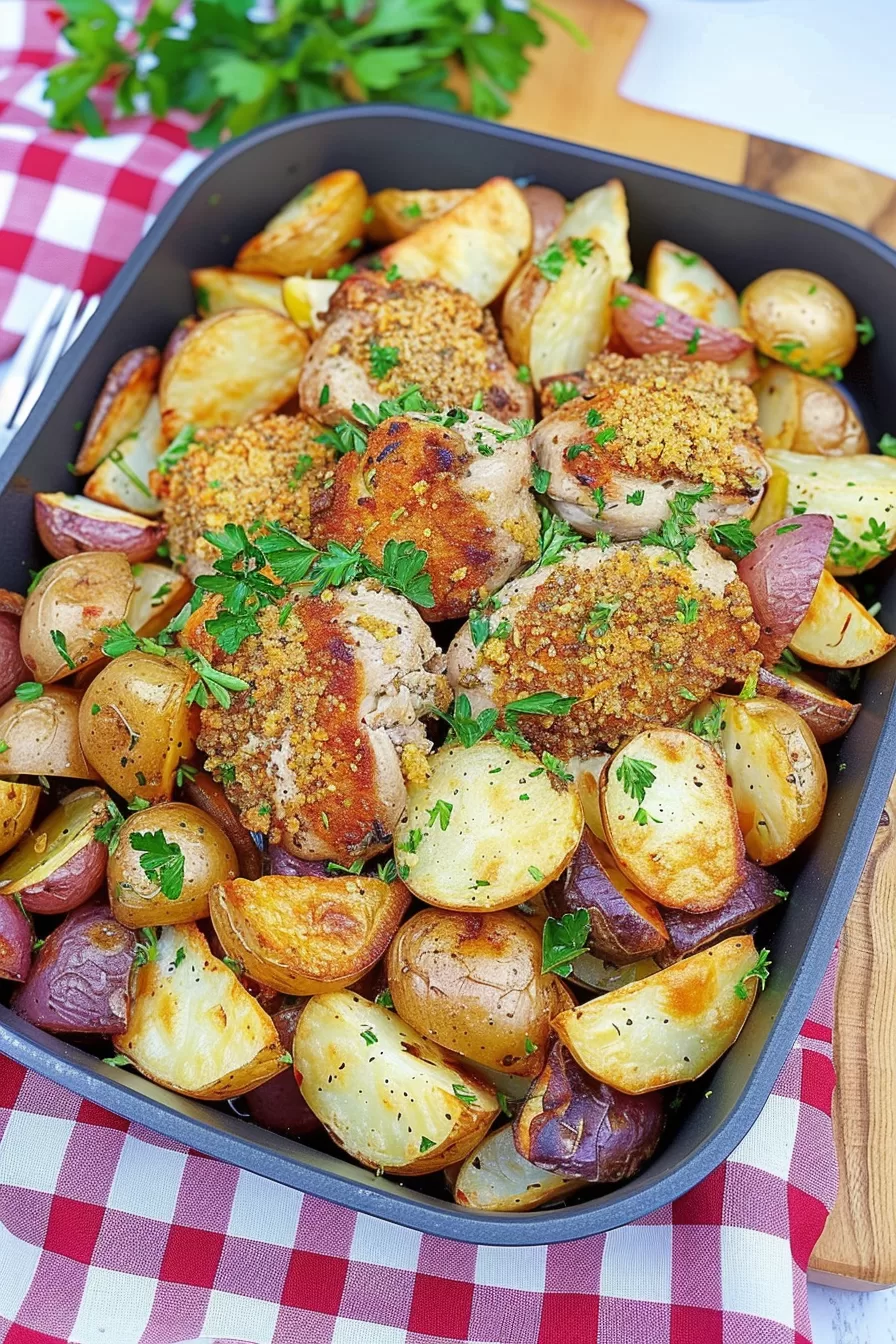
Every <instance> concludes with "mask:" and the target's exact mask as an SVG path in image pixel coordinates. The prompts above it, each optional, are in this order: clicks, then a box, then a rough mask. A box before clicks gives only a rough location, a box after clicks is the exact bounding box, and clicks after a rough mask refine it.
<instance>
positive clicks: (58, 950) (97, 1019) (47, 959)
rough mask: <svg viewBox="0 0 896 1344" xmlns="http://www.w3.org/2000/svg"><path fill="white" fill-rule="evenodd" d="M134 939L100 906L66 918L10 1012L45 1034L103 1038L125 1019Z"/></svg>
mask: <svg viewBox="0 0 896 1344" xmlns="http://www.w3.org/2000/svg"><path fill="white" fill-rule="evenodd" d="M135 948H136V939H135V937H134V935H133V933H132V932H131V930H130V929H125V928H123V927H122V925H121V924H119V923H118V922H117V920H115V919H113V918H112V915H111V914H110V912H109V910H108V909H107V908H106V907H105V906H102V905H87V906H83V907H82V908H81V909H80V910H73V911H72V913H71V914H69V915H66V917H65V919H64V920H63V921H62V923H61V924H59V925H57V927H56V928H55V929H54V930H53V932H52V933H51V934H50V935H49V936H48V938H47V941H46V942H45V943H44V945H43V947H42V948H41V949H40V951H39V952H38V954H37V959H36V961H35V962H34V965H33V966H32V968H31V974H30V975H29V976H28V979H27V981H26V982H25V984H24V985H23V986H22V988H21V989H18V990H16V992H15V994H14V995H13V997H12V1001H11V1005H10V1006H11V1007H12V1010H13V1012H16V1013H18V1015H19V1016H20V1017H24V1018H25V1020H26V1022H31V1023H32V1024H33V1025H34V1026H35V1027H43V1029H44V1031H57V1032H77V1033H78V1034H79V1035H82V1034H87V1035H100V1036H108V1035H110V1034H111V1033H112V1032H114V1031H123V1030H124V1028H125V1026H126V1025H127V1021H128V1009H129V1004H130V988H129V981H130V974H131V965H132V963H133V960H134V950H135Z"/></svg>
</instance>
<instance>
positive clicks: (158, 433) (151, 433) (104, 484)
mask: <svg viewBox="0 0 896 1344" xmlns="http://www.w3.org/2000/svg"><path fill="white" fill-rule="evenodd" d="M164 447H165V440H164V439H163V437H162V414H161V411H160V410H159V399H158V397H156V396H154V397H152V399H151V400H150V403H149V405H148V406H147V408H146V410H145V412H144V414H143V417H142V419H141V421H140V423H139V424H138V426H137V428H136V429H135V430H134V431H133V433H132V434H127V435H125V437H124V438H123V439H122V440H121V442H120V443H119V444H117V445H116V447H115V448H113V449H112V450H111V451H110V452H108V453H107V454H106V456H105V457H104V458H101V460H100V461H99V462H98V463H97V465H96V466H95V467H94V469H93V471H92V472H91V474H90V476H89V477H88V478H87V481H86V483H85V485H84V494H85V497H86V498H88V499H94V500H98V501H99V503H101V504H108V505H109V507H110V508H113V509H125V510H127V511H128V512H130V513H136V514H141V515H145V516H146V517H147V518H154V517H155V516H156V515H157V514H159V513H161V511H162V505H161V503H160V501H159V499H158V497H157V496H156V495H155V494H154V493H153V491H152V488H151V486H150V483H149V480H150V475H151V473H152V472H153V471H154V469H155V467H156V465H157V463H158V460H159V454H160V453H161V452H162V451H163V449H164Z"/></svg>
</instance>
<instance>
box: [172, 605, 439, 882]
mask: <svg viewBox="0 0 896 1344" xmlns="http://www.w3.org/2000/svg"><path fill="white" fill-rule="evenodd" d="M296 594H297V595H296V596H294V597H293V598H292V599H287V600H288V601H289V600H291V602H292V611H291V615H290V617H289V618H288V619H287V620H286V621H283V609H282V607H278V606H271V607H268V608H266V609H265V610H263V611H261V612H259V613H258V618H257V619H258V623H259V625H260V626H261V631H262V632H261V634H260V635H257V636H254V637H252V638H249V639H246V640H244V641H243V643H242V644H241V646H240V648H239V649H238V650H237V652H236V653H234V654H225V653H224V652H222V650H221V649H220V648H219V646H218V644H217V643H216V642H215V640H213V639H212V638H211V637H210V636H209V635H208V633H207V631H205V629H204V622H205V620H206V619H207V618H208V617H209V615H211V614H212V611H213V609H214V605H215V603H214V602H211V603H205V604H203V606H202V607H200V609H199V611H198V612H196V613H195V614H194V615H193V616H192V617H191V618H190V620H189V622H188V623H187V626H186V628H185V630H184V636H183V637H184V640H185V642H186V643H188V644H189V645H190V647H192V648H194V649H196V650H197V651H199V652H201V653H202V654H203V655H204V656H205V657H206V658H208V659H209V661H210V662H211V663H212V664H213V665H214V666H215V667H216V668H218V669H222V670H224V671H226V672H229V673H231V674H232V675H234V676H237V677H241V678H243V679H244V680H245V681H248V682H249V683H250V686H251V688H252V689H251V691H245V692H241V693H240V694H238V695H235V696H234V697H233V701H232V704H231V707H230V708H229V709H227V710H224V709H222V708H221V706H220V705H218V704H217V702H216V701H214V700H211V699H210V700H209V703H208V705H206V706H205V707H203V708H202V709H201V711H200V725H201V726H200V731H199V735H198V737H197V739H196V741H197V745H198V746H199V749H200V750H201V751H204V752H205V753H206V754H207V758H208V761H207V764H208V768H209V770H211V771H212V772H213V773H214V774H216V775H218V776H219V777H220V778H222V779H223V781H224V784H225V788H226V791H227V794H228V797H229V798H230V800H231V802H233V803H234V804H235V806H236V807H237V808H238V809H239V813H240V819H241V821H242V822H243V825H244V826H246V827H248V828H249V829H250V830H253V831H263V832H266V833H267V834H268V835H269V836H270V838H271V840H272V841H275V842H276V843H278V844H280V845H283V846H285V848H286V849H288V850H289V851H290V853H292V854H295V855H296V856H297V857H299V858H303V859H336V860H338V861H339V862H341V863H352V862H353V861H354V860H355V859H366V858H369V857H370V856H371V855H373V854H379V853H380V852H381V851H382V850H384V849H387V848H388V847H389V845H390V844H391V842H392V831H393V828H394V826H395V824H396V822H397V821H398V818H399V817H400V816H401V812H402V809H403V808H404V805H405V800H406V797H407V789H406V786H405V779H404V776H405V773H406V774H408V775H409V776H413V775H414V774H415V773H418V772H419V771H420V770H421V769H425V762H424V757H425V754H426V753H427V752H428V751H429V750H430V743H429V740H428V738H427V736H426V731H425V729H424V726H423V724H422V722H421V718H422V715H423V713H424V709H425V708H426V707H427V706H431V705H433V704H435V705H438V706H441V707H444V706H445V704H446V701H447V700H448V698H449V696H448V690H447V685H446V682H445V678H444V676H443V675H442V670H443V668H444V665H445V655H444V654H443V653H441V652H440V650H439V649H438V647H437V646H436V644H435V641H434V640H433V638H432V636H431V635H430V633H429V630H428V629H427V627H426V626H425V625H424V623H423V622H422V621H421V619H420V617H419V616H418V615H417V613H416V611H415V610H414V608H413V607H412V606H411V605H410V603H409V602H407V601H406V600H405V598H403V597H401V596H399V595H398V594H397V593H392V592H387V591H384V590H383V589H382V588H380V587H379V585H377V584H374V583H371V582H370V581H363V582H361V583H356V584H352V585H350V586H349V587H346V588H343V589H340V590H339V591H336V590H334V589H327V590H325V591H324V592H323V593H322V594H321V595H320V596H317V597H315V596H312V595H310V594H309V593H308V591H307V589H306V590H304V591H303V590H301V589H297V590H296ZM281 622H282V623H281Z"/></svg>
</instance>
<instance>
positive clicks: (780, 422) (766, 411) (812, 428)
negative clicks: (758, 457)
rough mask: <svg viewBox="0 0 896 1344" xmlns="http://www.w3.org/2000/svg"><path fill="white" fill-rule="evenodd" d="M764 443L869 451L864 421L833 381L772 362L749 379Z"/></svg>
mask: <svg viewBox="0 0 896 1344" xmlns="http://www.w3.org/2000/svg"><path fill="white" fill-rule="evenodd" d="M753 392H754V393H755V395H756V401H757V404H758V406H759V428H760V429H761V430H762V438H763V441H764V443H765V447H766V449H767V450H768V449H772V448H775V449H782V448H783V449H785V450H789V451H791V452H795V453H809V454H812V455H813V456H821V457H826V456H831V457H854V456H855V455H856V454H857V453H867V452H868V436H867V435H866V433H865V430H864V428H863V426H862V422H861V421H860V420H859V417H858V416H857V415H856V413H855V411H854V410H853V408H852V406H851V405H850V404H849V402H848V401H847V399H846V397H845V396H844V395H843V393H842V392H841V391H840V389H839V388H838V387H837V385H836V384H835V383H827V382H824V381H823V380H822V379H820V378H810V377H808V376H807V375H806V374H804V373H797V371H796V370H795V369H788V368H785V367H784V366H783V365H781V364H770V365H769V367H768V368H767V369H766V370H765V372H764V373H763V374H762V376H761V377H760V378H759V379H758V380H757V382H756V383H754V385H753Z"/></svg>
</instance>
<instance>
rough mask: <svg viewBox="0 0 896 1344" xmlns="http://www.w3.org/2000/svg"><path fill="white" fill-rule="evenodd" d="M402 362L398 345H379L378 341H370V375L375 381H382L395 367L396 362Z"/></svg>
mask: <svg viewBox="0 0 896 1344" xmlns="http://www.w3.org/2000/svg"><path fill="white" fill-rule="evenodd" d="M400 363H401V356H400V355H399V353H398V347H397V346H394V345H377V343H376V341H371V342H370V376H371V378H372V379H373V380H374V382H377V383H378V382H380V381H381V379H383V378H385V377H386V376H387V375H388V374H389V373H391V372H392V370H393V369H394V368H395V366H396V364H400Z"/></svg>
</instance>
